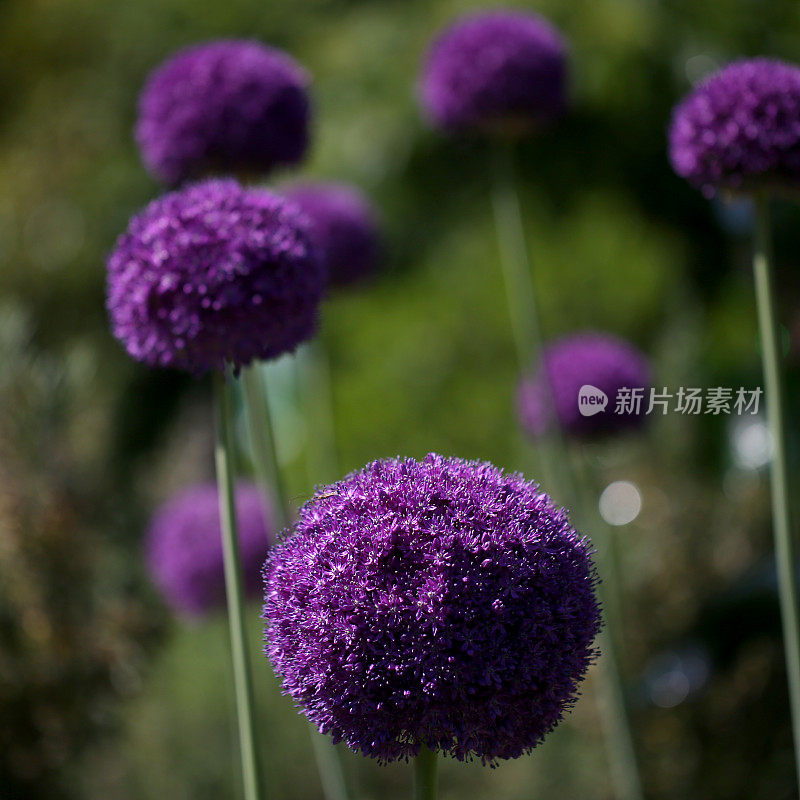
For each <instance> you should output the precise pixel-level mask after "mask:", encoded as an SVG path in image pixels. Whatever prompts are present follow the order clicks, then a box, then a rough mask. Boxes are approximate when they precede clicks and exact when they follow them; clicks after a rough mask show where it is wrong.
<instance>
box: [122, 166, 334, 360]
mask: <svg viewBox="0 0 800 800" xmlns="http://www.w3.org/2000/svg"><path fill="white" fill-rule="evenodd" d="M326 282H327V278H326V276H325V270H324V267H323V265H322V262H321V259H320V257H319V254H318V252H317V249H316V245H315V244H314V243H313V241H312V239H311V236H310V233H309V230H308V220H307V219H306V218H305V216H304V215H302V214H301V212H300V211H299V209H297V208H296V207H295V206H294V205H293V204H291V203H289V202H288V201H287V200H285V199H283V198H281V197H278V196H277V195H275V194H272V193H270V192H268V191H265V190H259V189H251V190H245V189H242V187H241V186H239V184H238V183H236V181H232V180H227V181H205V182H203V183H199V184H196V185H193V186H189V187H187V188H185V189H183V190H181V191H177V192H171V193H170V194H167V195H164V196H163V197H161V198H159V199H157V200H155V201H153V202H152V203H150V205H149V206H147V208H145V209H144V211H142V212H141V213H139V214H137V215H136V216H135V217H133V219H132V220H131V222H130V224H129V226H128V230H127V232H126V233H124V234H123V235H122V236H120V238H119V239H118V240H117V244H116V248H115V250H114V252H113V253H112V254H111V256H110V258H109V260H108V279H107V307H108V310H109V314H110V316H111V321H112V327H113V332H114V335H115V336H116V337H117V338H118V339H119V340H120V341H121V342H122V343H123V344H124V345H125V348H126V350H127V351H128V353H130V355H131V356H133V358H135V359H136V360H138V361H143V362H144V363H146V364H149V365H151V366H158V367H175V368H177V369H182V370H186V371H188V372H191V373H193V374H195V375H201V374H203V373H205V372H208V371H209V370H222V369H224V367H225V365H226V364H232V365H233V366H234V367H235V368H237V369H238V368H239V367H242V366H245V365H247V364H248V363H250V362H251V361H253V360H254V359H270V358H274V357H276V356H279V355H281V354H282V353H286V352H291V351H292V350H294V349H295V348H296V347H297V345H298V344H300V343H301V342H303V341H305V340H306V339H308V338H310V337H311V336H312V335H313V333H314V331H315V328H316V319H317V308H318V305H319V301H320V299H321V297H322V295H323V293H324V290H325V284H326Z"/></svg>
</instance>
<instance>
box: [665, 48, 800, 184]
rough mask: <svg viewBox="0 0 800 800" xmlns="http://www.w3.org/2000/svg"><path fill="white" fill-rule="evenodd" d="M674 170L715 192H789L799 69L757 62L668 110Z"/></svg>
mask: <svg viewBox="0 0 800 800" xmlns="http://www.w3.org/2000/svg"><path fill="white" fill-rule="evenodd" d="M669 150H670V159H671V161H672V166H673V167H674V169H675V171H676V172H677V173H678V174H679V175H681V176H683V177H684V178H686V179H687V180H688V181H689V182H690V183H691V184H692V185H694V186H696V187H698V188H699V189H702V191H703V193H704V194H705V195H707V196H711V195H713V194H714V192H715V190H717V189H720V188H723V189H732V190H742V191H749V190H750V189H751V188H753V187H766V188H770V187H772V188H782V187H790V188H796V187H797V185H798V181H800V68H798V67H795V66H793V65H791V64H785V63H782V62H780V61H772V60H769V59H766V58H756V59H751V60H747V61H738V62H735V63H733V64H730V65H728V66H727V67H725V68H724V69H722V70H720V71H719V72H717V73H715V74H714V75H712V76H711V77H710V78H707V79H706V80H704V81H703V82H702V83H701V84H700V85H699V86H698V87H697V88H696V89H695V90H694V91H693V92H692V93H691V94H690V95H689V96H688V97H687V98H686V99H685V100H684V101H683V102H682V103H681V104H680V105H678V106H677V107H676V108H675V111H674V112H673V116H672V124H671V126H670V129H669Z"/></svg>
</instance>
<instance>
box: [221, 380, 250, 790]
mask: <svg viewBox="0 0 800 800" xmlns="http://www.w3.org/2000/svg"><path fill="white" fill-rule="evenodd" d="M214 400H215V412H216V414H215V416H216V448H215V461H216V467H217V486H218V491H219V518H220V526H221V528H222V549H223V555H224V561H225V591H226V593H227V598H228V623H229V626H230V635H231V654H232V658H233V683H234V688H235V692H236V714H237V718H238V723H239V747H240V750H241V757H242V783H243V786H244V796H245V800H259V798H261V780H260V774H259V765H258V755H257V750H256V741H255V725H254V721H253V718H254V713H253V685H252V680H251V677H250V661H249V653H248V648H247V638H246V635H245V627H244V600H243V592H242V568H241V563H240V558H239V538H238V533H237V529H236V506H235V501H234V488H233V475H234V456H233V437H232V435H231V396H230V387H229V386H228V382H227V379H226V377H225V375H224V374H222V373H217V374H215V376H214Z"/></svg>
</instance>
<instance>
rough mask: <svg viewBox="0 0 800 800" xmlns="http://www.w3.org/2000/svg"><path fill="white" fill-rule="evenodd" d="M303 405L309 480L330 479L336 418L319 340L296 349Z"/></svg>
mask: <svg viewBox="0 0 800 800" xmlns="http://www.w3.org/2000/svg"><path fill="white" fill-rule="evenodd" d="M298 365H299V367H300V381H301V386H302V391H303V406H304V409H305V413H306V424H307V426H308V439H307V441H308V446H307V448H306V460H307V463H308V474H309V478H310V479H311V483H312V484H320V483H330V482H331V481H332V480H335V479H336V478H337V477H338V475H339V467H338V460H339V459H338V457H337V452H336V421H335V417H334V410H333V394H332V390H331V370H330V363H329V358H328V354H327V352H326V351H325V347H324V345H323V343H322V342H320V341H311V342H309V343H308V344H307V345H306V346H305V347H303V348H302V351H301V352H299V353H298Z"/></svg>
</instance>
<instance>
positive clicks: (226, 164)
mask: <svg viewBox="0 0 800 800" xmlns="http://www.w3.org/2000/svg"><path fill="white" fill-rule="evenodd" d="M308 83H309V79H308V76H307V74H306V72H305V71H304V70H303V69H302V68H301V67H300V66H299V65H298V64H297V63H296V62H295V61H294V60H292V59H291V58H290V57H289V56H288V55H286V53H283V52H281V51H280V50H276V49H274V48H271V47H266V46H265V45H263V44H260V43H259V42H253V41H236V40H229V41H216V42H209V43H207V44H201V45H196V46H194V47H189V48H187V49H185V50H181V51H180V52H178V53H177V54H175V55H174V56H172V57H171V58H170V59H168V60H167V61H166V62H164V63H163V64H162V65H161V66H159V67H158V68H157V69H156V70H155V71H154V72H153V73H152V74H151V75H150V77H149V79H148V81H147V83H146V85H145V87H144V90H143V91H142V94H141V97H140V98H139V118H138V121H137V123H136V140H137V142H138V143H139V147H140V149H141V151H142V157H143V159H144V162H145V164H146V166H147V168H148V169H149V170H150V171H151V172H152V173H153V174H154V175H156V176H157V177H158V178H160V179H161V180H162V181H164V182H165V183H167V184H168V185H170V186H174V185H176V184H178V183H180V182H182V181H185V180H187V179H190V178H200V177H203V176H205V175H209V174H218V173H225V174H231V173H233V174H236V173H239V174H241V173H244V172H251V171H252V172H259V173H264V172H268V171H270V170H271V169H273V168H274V167H276V166H279V165H281V164H296V163H297V162H299V161H300V160H301V159H302V158H303V156H304V155H305V152H306V149H307V147H308V123H309V99H308V91H307V87H308Z"/></svg>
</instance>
